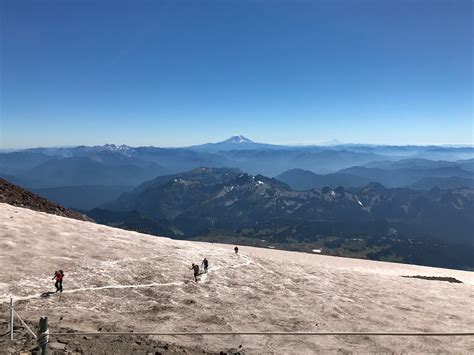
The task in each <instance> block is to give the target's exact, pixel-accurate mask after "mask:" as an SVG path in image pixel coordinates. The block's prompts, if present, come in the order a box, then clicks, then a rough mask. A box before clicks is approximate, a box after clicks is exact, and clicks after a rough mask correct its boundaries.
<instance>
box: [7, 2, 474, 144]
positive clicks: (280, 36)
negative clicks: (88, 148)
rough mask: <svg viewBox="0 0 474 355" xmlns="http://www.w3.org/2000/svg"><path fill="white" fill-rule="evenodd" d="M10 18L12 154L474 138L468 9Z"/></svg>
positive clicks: (56, 12)
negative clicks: (108, 147)
mask: <svg viewBox="0 0 474 355" xmlns="http://www.w3.org/2000/svg"><path fill="white" fill-rule="evenodd" d="M0 4H1V8H0V13H1V15H0V16H1V18H0V22H1V78H0V80H1V93H0V95H1V96H0V98H1V111H0V113H1V122H0V129H1V134H0V139H1V142H0V147H1V148H11V147H32V146H56V145H77V144H88V145H92V144H103V143H106V142H109V143H116V144H122V143H125V144H129V145H157V146H183V145H191V144H198V143H203V142H208V141H218V140H222V139H224V138H227V137H228V136H230V135H232V134H235V133H240V134H243V135H245V136H248V137H249V138H252V139H254V140H256V141H262V142H268V143H280V144H284V143H307V144H310V143H318V142H321V141H325V140H329V139H333V138H336V139H339V140H341V141H346V142H364V143H382V144H407V143H411V144H430V143H434V144H445V143H446V144H448V143H453V144H471V143H472V140H473V117H472V114H473V64H472V60H473V58H472V50H473V33H472V32H473V29H472V26H473V23H472V17H473V11H472V10H473V9H472V2H471V1H469V0H446V1H436V0H430V1H415V0H413V1H408V0H404V1H401V0H399V1H379V0H377V1H357V0H335V1H329V0H324V1H317V0H313V1H262V0H260V1H244V0H241V1H222V0H219V1H217V0H216V1H186V2H185V1H140V0H135V1H112V0H102V1H90V0H89V1H87V0H84V1H72V0H69V1H60V0H56V1H36V0H34V1H25V0H0Z"/></svg>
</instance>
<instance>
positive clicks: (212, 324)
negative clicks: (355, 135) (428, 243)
mask: <svg viewBox="0 0 474 355" xmlns="http://www.w3.org/2000/svg"><path fill="white" fill-rule="evenodd" d="M0 233H1V234H0V265H1V268H0V270H1V271H0V298H1V299H2V301H4V302H5V301H8V300H9V297H10V296H13V297H14V299H15V300H16V306H17V310H18V312H19V313H20V314H21V315H23V316H24V317H25V318H26V319H28V320H30V321H36V320H37V319H38V318H39V317H40V316H41V315H48V316H49V318H50V325H51V327H52V329H54V327H55V326H59V324H60V325H61V326H67V327H70V328H72V329H77V330H84V331H96V330H97V329H98V328H99V327H103V328H104V329H106V328H107V329H113V330H116V331H128V330H129V329H135V330H136V331H139V330H142V331H201V330H202V331H206V330H207V331H417V332H419V331H451V332H452V331H473V330H474V312H473V309H474V273H472V272H463V271H456V270H447V269H437V268H429V267H421V266H413V265H403V264H393V263H383V262H373V261H364V260H356V259H346V258H336V257H327V256H323V255H314V254H303V253H294V252H284V251H279V250H270V249H257V248H248V247H244V246H242V247H240V248H239V253H238V254H235V253H234V252H233V247H234V246H233V245H219V244H208V243H195V242H194V243H193V242H186V241H174V240H170V239H167V238H158V237H153V236H148V235H143V234H138V233H135V232H128V231H123V230H120V229H114V228H109V227H105V226H102V225H98V224H93V223H87V222H81V221H76V220H72V219H67V218H62V217H57V216H52V215H47V214H44V213H39V212H34V211H31V210H26V209H21V208H16V207H12V206H9V205H5V204H0ZM204 257H207V258H208V259H209V262H210V269H209V273H208V274H204V275H202V276H201V280H200V282H198V283H197V284H196V283H194V281H192V272H191V270H189V269H190V267H191V263H192V262H195V263H198V264H201V261H202V259H203V258H204ZM56 269H63V270H64V272H65V274H66V277H65V280H64V293H63V294H62V295H54V296H51V297H49V298H41V297H40V294H41V293H43V292H46V291H53V290H54V287H53V282H54V281H52V280H51V278H52V276H53V273H54V270H56ZM402 275H427V276H449V277H455V278H457V279H459V280H461V281H463V282H464V284H450V283H447V282H439V281H427V280H419V279H407V278H402V277H401V276H402ZM61 316H62V317H63V320H62V321H60V320H59V318H60V317H61ZM1 317H7V315H6V314H5V315H2V316H1ZM167 340H168V341H173V342H176V343H178V344H182V345H199V346H202V348H203V349H204V350H206V351H214V350H216V349H220V348H221V345H222V344H226V345H229V346H235V347H237V346H238V345H243V348H244V350H245V351H246V352H247V353H268V352H276V353H313V352H337V351H343V350H346V351H354V352H358V353H367V352H389V351H395V352H397V353H401V352H409V353H433V352H449V353H470V352H473V351H474V339H472V338H467V337H464V338H420V337H409V338H395V337H390V338H389V337H334V336H330V337H318V338H314V337H313V338H312V337H298V338H291V337H257V336H247V337H244V336H239V337H221V338H215V337H208V336H206V337H194V338H192V337H191V338H177V337H176V338H172V337H170V338H169V339H167ZM1 346H2V345H0V347H1Z"/></svg>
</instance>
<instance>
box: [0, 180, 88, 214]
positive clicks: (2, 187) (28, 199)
mask: <svg viewBox="0 0 474 355" xmlns="http://www.w3.org/2000/svg"><path fill="white" fill-rule="evenodd" d="M0 202H2V203H8V204H9V205H12V206H16V207H23V208H29V209H31V210H34V211H39V212H45V213H49V214H55V215H57V216H61V217H67V218H74V219H78V220H81V221H88V222H94V221H93V220H92V219H91V218H89V217H87V216H85V215H83V214H81V213H79V212H76V211H73V210H70V209H68V208H65V207H63V206H60V205H58V204H57V203H54V202H51V201H49V200H47V199H45V198H43V197H40V196H38V195H36V194H34V193H32V192H29V191H27V190H25V189H23V188H21V187H19V186H17V185H14V184H12V183H10V182H8V181H7V180H4V179H1V178H0Z"/></svg>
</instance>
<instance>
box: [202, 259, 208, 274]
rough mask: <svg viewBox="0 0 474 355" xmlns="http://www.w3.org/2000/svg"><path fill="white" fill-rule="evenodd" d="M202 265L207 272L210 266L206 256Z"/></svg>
mask: <svg viewBox="0 0 474 355" xmlns="http://www.w3.org/2000/svg"><path fill="white" fill-rule="evenodd" d="M201 266H202V267H203V268H204V272H207V268H208V267H209V261H207V259H206V258H204V260H203V261H202V263H201Z"/></svg>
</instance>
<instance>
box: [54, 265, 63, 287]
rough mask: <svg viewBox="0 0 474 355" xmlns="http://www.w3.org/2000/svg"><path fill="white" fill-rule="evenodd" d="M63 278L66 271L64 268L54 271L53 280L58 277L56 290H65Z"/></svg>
mask: <svg viewBox="0 0 474 355" xmlns="http://www.w3.org/2000/svg"><path fill="white" fill-rule="evenodd" d="M63 278H64V272H63V271H62V270H59V271H55V272H54V277H53V280H54V279H56V283H55V284H54V286H55V287H56V292H63Z"/></svg>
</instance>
